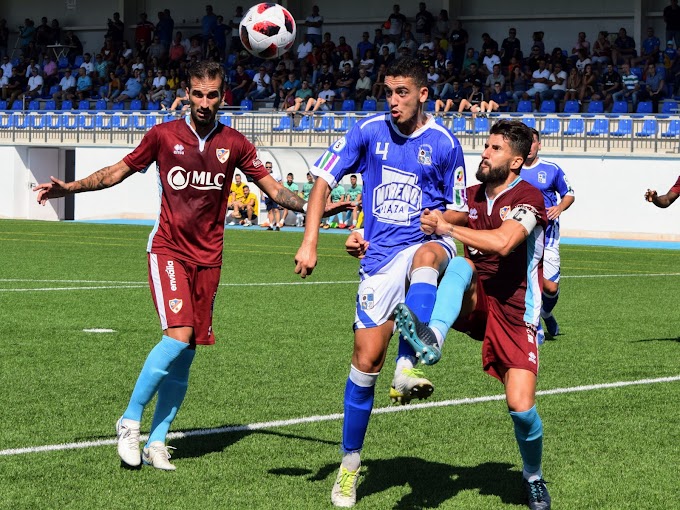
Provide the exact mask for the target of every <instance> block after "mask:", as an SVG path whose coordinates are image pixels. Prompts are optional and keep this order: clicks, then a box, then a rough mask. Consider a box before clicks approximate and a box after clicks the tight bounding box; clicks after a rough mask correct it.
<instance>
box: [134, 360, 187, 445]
mask: <svg viewBox="0 0 680 510" xmlns="http://www.w3.org/2000/svg"><path fill="white" fill-rule="evenodd" d="M195 355H196V350H194V349H185V350H183V351H182V352H181V353H180V355H179V356H178V357H177V359H176V360H175V362H174V363H173V364H172V365H171V366H170V371H169V372H168V375H167V376H166V377H165V378H164V379H163V382H161V385H160V386H159V387H158V402H157V403H156V411H155V412H154V414H153V421H152V422H151V434H149V440H148V441H147V442H146V444H147V446H148V445H149V444H151V443H153V442H154V441H162V442H163V443H165V436H167V435H168V430H170V425H171V424H172V422H173V420H174V419H175V416H177V411H179V408H180V406H181V405H182V402H183V401H184V396H185V395H186V394H187V388H188V387H189V369H190V368H191V363H192V361H194V356H195Z"/></svg>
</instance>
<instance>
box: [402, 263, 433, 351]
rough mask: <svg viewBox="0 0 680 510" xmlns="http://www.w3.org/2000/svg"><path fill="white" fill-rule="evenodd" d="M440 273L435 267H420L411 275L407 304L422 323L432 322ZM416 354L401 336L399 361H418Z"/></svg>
mask: <svg viewBox="0 0 680 510" xmlns="http://www.w3.org/2000/svg"><path fill="white" fill-rule="evenodd" d="M438 278H439V271H437V270H436V269H434V268H433V267H427V266H426V267H419V268H417V269H414V270H413V272H412V273H411V284H410V285H409V288H408V292H407V293H406V300H405V304H406V306H408V307H409V308H410V309H411V311H412V312H413V313H414V314H415V316H416V317H418V320H419V321H420V322H425V323H427V322H430V316H431V315H432V308H433V307H434V301H435V298H436V296H437V279H438ZM415 356H416V353H415V351H414V350H413V347H411V344H409V343H408V342H407V341H406V340H405V339H404V338H403V337H402V336H401V335H399V348H398V350H397V359H399V358H403V357H407V358H412V360H413V361H415V359H416V357H415Z"/></svg>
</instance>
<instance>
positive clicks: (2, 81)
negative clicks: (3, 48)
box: [0, 67, 8, 98]
mask: <svg viewBox="0 0 680 510" xmlns="http://www.w3.org/2000/svg"><path fill="white" fill-rule="evenodd" d="M7 83H8V79H7V76H5V71H3V69H2V67H0V98H4V96H5V88H6V87H7Z"/></svg>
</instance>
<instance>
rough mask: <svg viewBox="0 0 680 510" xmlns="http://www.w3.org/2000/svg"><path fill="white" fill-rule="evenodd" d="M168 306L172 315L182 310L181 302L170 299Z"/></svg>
mask: <svg viewBox="0 0 680 510" xmlns="http://www.w3.org/2000/svg"><path fill="white" fill-rule="evenodd" d="M168 306H169V307H170V311H171V312H172V313H179V311H180V310H181V309H182V300H181V299H171V300H170V301H168Z"/></svg>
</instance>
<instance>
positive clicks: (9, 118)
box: [0, 113, 14, 129]
mask: <svg viewBox="0 0 680 510" xmlns="http://www.w3.org/2000/svg"><path fill="white" fill-rule="evenodd" d="M13 127H14V114H13V113H0V129H11V128H13Z"/></svg>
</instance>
